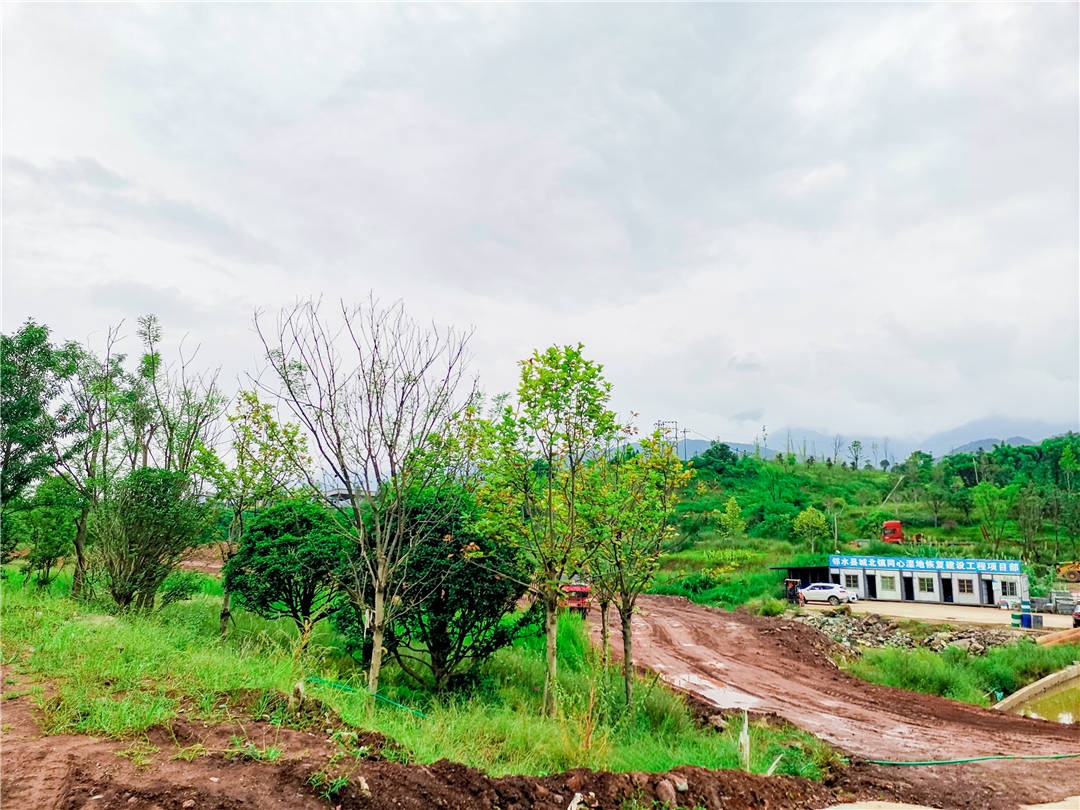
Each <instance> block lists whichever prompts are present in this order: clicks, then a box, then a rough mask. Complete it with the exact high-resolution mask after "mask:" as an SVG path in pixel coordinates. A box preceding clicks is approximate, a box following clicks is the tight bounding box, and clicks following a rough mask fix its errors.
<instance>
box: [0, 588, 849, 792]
mask: <svg viewBox="0 0 1080 810" xmlns="http://www.w3.org/2000/svg"><path fill="white" fill-rule="evenodd" d="M19 583H21V579H19V580H16V579H5V581H4V585H3V591H4V592H3V597H4V610H3V615H2V625H0V629H2V636H3V642H2V654H3V661H4V663H5V664H7V665H9V666H11V667H12V668H13V669H15V670H16V671H17V672H22V673H25V674H28V675H31V676H34V677H35V678H38V679H41V680H42V681H45V682H47V685H48V689H47V690H45V689H43V688H39V689H38V691H37V694H36V695H35V698H34V699H35V700H36V702H37V703H38V706H39V707H40V709H41V714H40V717H41V721H42V724H43V726H44V728H45V730H46V731H48V732H50V733H59V732H82V733H87V734H101V735H110V736H114V737H138V736H139V735H140V734H142V733H144V732H145V731H146V730H147V729H149V728H150V727H152V726H154V725H159V724H167V723H168V722H169V721H170V719H172V718H173V717H175V716H176V714H177V711H178V709H180V708H181V707H183V708H184V709H185V716H187V717H193V718H196V719H202V720H207V721H214V720H220V719H225V718H227V717H228V716H230V715H231V713H233V712H236V711H239V710H238V708H237V707H240V706H243V707H246V708H247V709H249V710H250V709H251V707H253V706H254V707H255V711H256V713H260V712H262V711H272V713H273V714H272V716H273V718H274V719H275V721H277V722H280V723H282V724H283V725H296V724H298V723H299V719H298V718H295V717H292V716H290V713H289V712H288V710H287V709H286V708H285V707H284V706H283V705H282V703H281V701H280V700H278V699H277V696H278V695H279V694H281V693H285V694H288V693H290V692H291V690H292V687H293V685H294V684H296V683H297V681H299V680H302V679H304V678H306V677H308V676H318V677H320V678H325V679H326V680H330V681H335V682H338V683H345V684H352V685H354V686H357V687H359V686H360V684H361V683H362V675H363V673H362V671H361V670H360V669H359V667H358V666H357V665H356V664H355V663H354V662H352V661H351V659H349V658H347V657H345V656H343V655H342V654H340V653H339V652H338V650H339V649H340V645H339V639H338V638H337V637H336V635H335V634H334V632H333V631H332V630H331V629H330V628H329V627H325V628H322V629H320V630H319V631H317V632H316V633H315V635H314V637H313V639H312V641H311V643H310V645H309V647H308V649H307V651H306V652H305V653H304V654H303V655H299V656H298V655H297V654H296V653H295V630H294V629H293V628H292V627H291V623H286V622H267V621H264V620H261V619H259V618H257V617H254V616H251V615H249V614H240V615H239V618H238V622H237V625H236V627H235V628H234V629H233V630H232V632H230V634H229V635H228V636H227V637H226V638H224V639H222V638H220V637H219V636H218V634H217V631H216V628H217V613H218V609H219V604H220V603H219V601H218V599H217V598H216V597H215V596H213V595H211V594H206V593H203V594H200V595H198V596H196V597H195V598H194V599H192V600H190V601H187V602H182V603H177V604H173V605H170V606H168V607H166V608H164V609H163V610H161V611H160V612H158V613H157V614H154V615H152V616H111V615H107V614H106V613H104V612H100V611H94V610H93V609H91V608H89V607H88V606H87V605H85V604H80V603H76V602H73V601H71V600H70V599H68V598H66V596H65V595H64V592H65V590H66V583H65V582H64V580H63V578H61V580H60V581H58V582H57V583H55V584H54V587H53V588H52V589H50V590H47V591H43V590H39V589H34V588H33V587H30V588H28V589H26V590H24V589H22V588H21V587H19ZM559 635H560V657H559V667H560V676H559V688H560V698H561V707H562V709H561V712H560V715H559V716H558V717H555V718H545V717H542V716H540V701H541V689H540V687H541V684H542V683H543V657H542V653H541V645H542V640H541V639H540V638H538V637H536V638H533V637H530V638H525V639H523V640H521V641H520V642H519V643H518V644H516V645H515V646H513V647H511V648H508V649H505V650H502V651H500V652H499V653H497V654H496V655H495V656H494V657H493V658H492V659H491V660H490V661H488V662H487V663H486V665H485V666H484V667H483V668H482V669H481V671H480V673H479V677H478V680H477V682H476V684H475V687H474V688H473V689H471V690H470V691H469V692H467V693H464V694H457V695H455V696H451V697H444V696H437V695H433V694H430V693H428V692H424V691H421V690H417V689H416V688H415V687H413V686H410V685H409V682H407V681H406V679H404V677H403V676H402V675H401V673H399V672H395V671H394V669H393V667H390V668H388V670H387V671H386V673H385V681H384V683H385V686H384V687H383V689H382V690H381V692H382V693H383V694H384V695H385V696H387V697H390V698H392V699H395V700H398V701H400V702H402V703H405V704H407V705H408V706H410V707H411V708H413V709H416V710H417V711H420V712H422V713H423V714H424V715H425V716H424V717H419V716H417V715H415V714H413V713H410V712H408V711H404V710H402V709H398V708H395V707H393V706H389V705H386V704H383V703H376V702H374V701H372V700H371V699H370V698H368V697H367V696H366V695H363V694H355V693H349V692H346V691H342V690H339V689H334V688H331V687H327V686H323V685H320V684H310V685H309V687H308V692H309V694H310V695H313V696H314V697H317V698H318V699H319V700H320V701H323V702H324V703H325V704H326V705H327V706H329V707H330V708H332V709H333V710H334V711H336V712H337V713H338V714H339V715H340V716H341V718H342V719H343V720H344V721H346V722H347V723H350V724H352V725H355V726H357V727H360V728H364V729H373V730H377V731H381V732H382V733H384V734H386V735H387V736H388V737H390V738H391V739H393V740H395V741H397V742H398V743H399V744H400V745H401V746H402V749H403V752H400V753H398V754H397V756H399V757H400V758H402V759H405V760H407V761H410V762H418V763H428V762H433V761H435V760H438V759H441V758H444V757H445V758H448V759H452V760H455V761H458V762H463V763H465V764H467V765H471V766H474V767H477V768H479V769H481V770H484V771H486V772H488V773H490V774H493V775H502V774H508V773H521V774H545V773H552V772H557V771H562V770H566V769H569V768H574V767H591V768H597V769H609V770H646V771H648V770H664V769H667V768H670V767H674V766H676V765H680V764H694V765H701V766H705V767H710V768H731V767H740V764H741V763H740V756H739V747H738V739H737V737H738V732H739V731H740V728H738V726H739V725H741V724H738V723H734V724H732V725H733V726H736V727H735V728H732V729H729V730H728V731H726V732H724V733H717V732H715V731H714V730H712V729H702V728H699V727H698V726H697V725H695V723H694V721H693V720H692V717H691V715H690V713H689V711H688V709H687V708H686V706H685V705H684V704H683V702H682V700H681V699H680V698H679V697H678V696H676V695H674V694H673V693H671V692H670V691H668V690H667V689H665V688H664V687H663V686H662V685H660V684H657V683H655V682H641V683H639V684H638V691H637V694H638V696H639V697H638V700H637V705H636V708H635V709H634V711H633V712H631V713H627V712H626V710H625V707H624V705H623V702H622V698H621V681H620V676H619V674H618V672H617V671H615V670H614V669H604V668H603V667H602V666H601V665H600V663H599V662H598V660H597V656H596V653H595V651H594V650H593V649H592V648H591V646H590V645H589V642H588V640H587V638H586V636H585V632H584V628H583V626H582V624H581V622H580V620H577V619H574V618H571V617H566V618H564V619H563V620H562V622H561V623H560V627H559ZM7 688H8V689H9V690H10V689H12V688H14V687H7ZM18 688H19V689H23V690H25V689H26V688H27V687H25V686H20V687H18ZM750 739H751V761H750V769H751V770H754V771H758V772H763V771H766V770H768V769H769V768H770V767H773V768H774V772H776V773H789V774H800V775H803V776H808V777H812V778H821V777H822V776H824V775H825V773H826V772H827V770H828V769H829V768H830V767H831V766H832V765H833V764H835V759H834V756H835V755H834V753H833V751H832V749H831V748H829V747H828V746H826V745H825V744H823V743H821V742H820V741H817V740H816V739H814V738H813V737H811V736H809V735H807V734H804V733H802V732H800V731H798V730H796V729H794V728H790V727H785V728H780V727H776V726H771V725H768V724H764V723H758V724H755V723H751V728H750Z"/></svg>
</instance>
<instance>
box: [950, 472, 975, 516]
mask: <svg viewBox="0 0 1080 810" xmlns="http://www.w3.org/2000/svg"><path fill="white" fill-rule="evenodd" d="M947 497H948V503H949V505H950V506H951V507H952V508H953V509H956V510H958V511H959V512H960V514H962V515H963V516H964V522H967V521H969V520H971V510H972V509H974V508H975V501H974V500H973V499H972V497H971V490H970V489H969V488H968V487H967V486H966V485H965V484H964V479H963V478H961V477H960V476H959V475H955V476H953V479H952V482H951V483H950V484H949V492H948V496H947Z"/></svg>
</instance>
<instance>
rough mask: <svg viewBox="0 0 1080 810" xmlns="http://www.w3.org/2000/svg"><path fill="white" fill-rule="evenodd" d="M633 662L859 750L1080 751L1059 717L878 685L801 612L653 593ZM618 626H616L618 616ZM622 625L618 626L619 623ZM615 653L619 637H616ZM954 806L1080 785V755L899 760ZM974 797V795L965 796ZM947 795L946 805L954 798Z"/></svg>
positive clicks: (1037, 796) (726, 705) (705, 697)
mask: <svg viewBox="0 0 1080 810" xmlns="http://www.w3.org/2000/svg"><path fill="white" fill-rule="evenodd" d="M639 609H640V613H639V615H636V616H635V617H634V619H633V632H634V664H635V665H636V666H638V667H641V668H647V669H649V670H652V671H654V672H658V673H660V675H661V677H662V678H663V679H664V680H665V681H667V682H668V683H669V684H671V685H672V686H674V687H675V688H677V689H680V690H683V691H685V692H687V693H690V694H692V695H693V696H694V697H695V698H696V699H699V700H700V701H704V702H705V703H708V704H710V705H712V706H714V707H716V708H717V709H747V710H749V711H752V712H759V713H765V714H775V715H778V716H780V717H782V718H784V719H785V720H788V721H789V722H791V723H793V724H795V725H797V726H799V727H800V728H802V729H804V730H806V731H809V732H811V733H812V734H814V735H816V736H818V737H820V738H822V739H824V740H827V741H829V742H831V743H833V744H834V745H836V746H838V747H839V748H841V749H843V750H844V751H845V752H847V753H849V754H850V755H853V756H854V757H861V758H865V759H877V760H940V759H959V758H964V757H976V756H983V755H989V754H1023V755H1036V754H1049V753H1072V752H1080V726H1078V725H1071V726H1070V725H1061V724H1058V723H1048V722H1045V721H1042V720H1033V719H1028V718H1024V717H1019V716H1017V715H1013V714H1007V713H1004V712H998V711H994V710H992V709H983V708H980V707H977V706H969V705H967V704H964V703H957V702H955V701H951V700H945V699H943V698H938V697H934V696H930V695H920V694H916V693H914V692H907V691H904V690H900V689H892V688H889V687H884V686H876V685H873V684H868V683H866V682H864V681H861V680H858V679H857V678H854V677H852V676H850V675H847V674H845V673H844V672H842V671H841V670H840V669H838V668H837V667H836V665H835V664H833V662H832V658H831V657H830V656H831V653H832V652H833V651H834V645H833V644H832V642H831V641H830V640H829V639H827V638H826V637H825V636H823V635H822V634H821V633H820V632H818V631H817V630H815V629H814V628H812V627H808V626H807V625H804V624H802V623H800V622H794V621H787V620H783V619H770V618H765V617H759V616H748V615H745V614H742V613H729V612H727V611H722V610H716V609H713V608H708V607H704V606H701V605H696V604H693V603H691V602H689V601H687V600H685V599H682V598H678V597H667V596H643V597H642V598H641V600H640V603H639ZM613 626H614V627H617V624H616V623H614V622H613ZM616 633H617V631H616ZM614 646H615V648H616V650H615V651H616V654H618V652H619V651H620V649H621V645H620V644H615V645H614ZM889 771H891V772H892V773H893V774H894V775H895V776H894V778H895V779H896V780H898V781H899V782H902V783H904V784H907V785H908V786H909V787H910V788H911V789H912V790H913V791H914V792H916V793H920V794H921V793H926V794H927V795H932V793H933V791H932V790H931V788H932V786H933V785H935V784H937V785H940V786H941V788H942V789H943V791H942V792H941V793H940V794H939V795H940V798H939V802H941V803H942V804H943V806H955V807H1014V806H1016V805H1018V804H1020V803H1023V802H1034V801H1050V800H1058V799H1062V798H1064V797H1066V796H1070V795H1076V794H1077V793H1080V760H1077V759H1071V760H1056V761H1055V760H1038V761H990V762H980V763H972V764H965V765H951V766H931V767H908V768H890V769H889ZM965 797H967V798H965ZM946 802H947V804H945V803H946Z"/></svg>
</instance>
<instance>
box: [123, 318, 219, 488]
mask: <svg viewBox="0 0 1080 810" xmlns="http://www.w3.org/2000/svg"><path fill="white" fill-rule="evenodd" d="M138 334H139V337H140V338H141V339H142V342H143V346H144V348H145V350H146V351H145V353H144V354H143V357H142V362H141V363H140V366H139V371H138V372H137V374H136V377H135V379H134V380H133V383H132V387H131V394H130V396H129V409H128V411H129V412H128V419H127V420H126V422H127V425H128V430H129V441H128V447H129V461H130V463H131V468H132V469H135V468H136V466H142V467H146V466H154V467H158V468H160V469H163V470H177V471H180V472H188V471H190V470H191V469H192V467H193V466H194V464H195V459H196V454H197V452H198V450H199V448H200V447H201V446H202V447H213V446H214V445H216V444H217V440H218V438H219V437H220V433H221V430H222V425H221V417H222V415H223V414H224V412H225V408H226V407H227V406H228V403H229V400H228V398H227V397H226V396H225V395H224V394H223V393H222V392H221V389H220V388H219V387H218V373H219V372H218V370H217V369H214V370H212V371H208V372H199V373H196V372H195V371H193V368H192V366H193V363H194V361H195V358H196V355H197V354H198V348H196V349H195V351H194V352H192V353H190V354H188V353H187V352H186V351H185V349H184V346H183V344H182V343H181V345H180V348H179V357H178V360H177V361H176V362H175V363H173V364H169V363H166V362H165V360H164V359H163V358H162V356H161V345H160V344H161V326H160V324H159V323H158V319H157V317H156V316H154V315H146V316H143V317H141V318H139V327H138ZM140 460H141V464H140V463H139V462H140Z"/></svg>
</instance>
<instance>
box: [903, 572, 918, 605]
mask: <svg viewBox="0 0 1080 810" xmlns="http://www.w3.org/2000/svg"><path fill="white" fill-rule="evenodd" d="M903 580H904V600H905V601H907V602H914V601H915V578H914V577H904V578H903Z"/></svg>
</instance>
